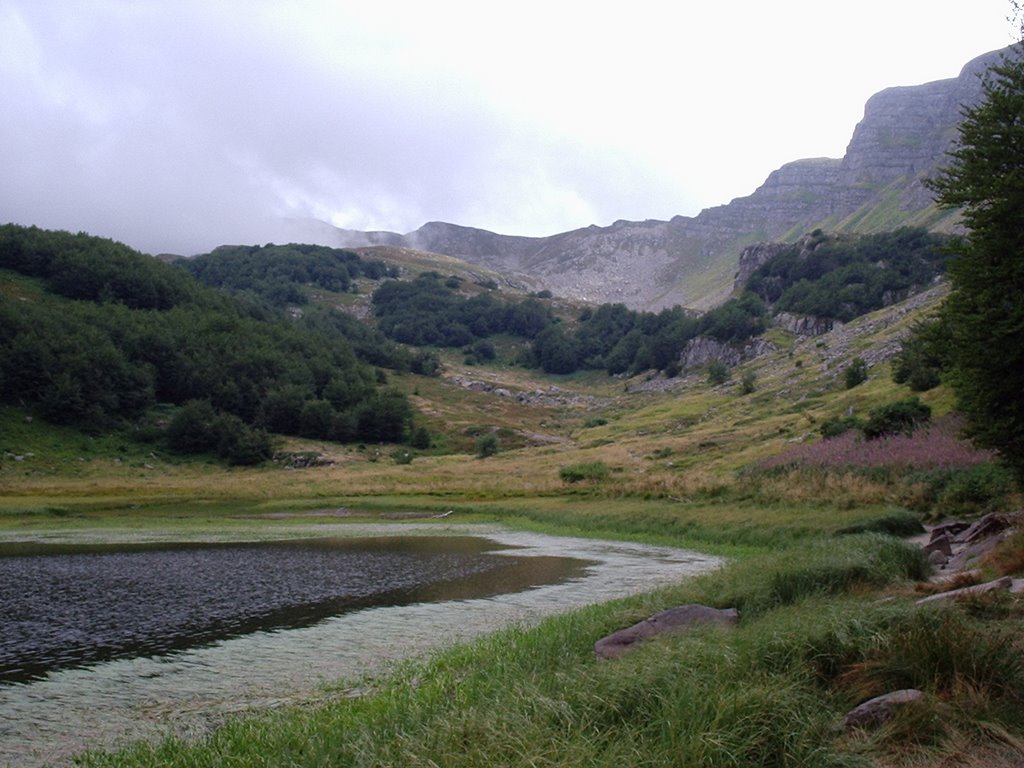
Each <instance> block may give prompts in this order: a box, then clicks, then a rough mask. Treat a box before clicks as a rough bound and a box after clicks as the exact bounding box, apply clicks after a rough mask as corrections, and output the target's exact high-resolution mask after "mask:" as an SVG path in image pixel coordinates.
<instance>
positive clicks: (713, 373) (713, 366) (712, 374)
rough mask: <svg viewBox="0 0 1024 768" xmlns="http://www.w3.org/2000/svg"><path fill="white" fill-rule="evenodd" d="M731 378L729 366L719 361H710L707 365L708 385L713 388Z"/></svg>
mask: <svg viewBox="0 0 1024 768" xmlns="http://www.w3.org/2000/svg"><path fill="white" fill-rule="evenodd" d="M730 376H731V374H730V372H729V366H727V365H726V364H725V363H723V362H722V361H721V360H712V361H711V362H710V363H708V383H709V384H711V385H713V386H718V385H719V384H725V382H727V381H728V380H729V377H730Z"/></svg>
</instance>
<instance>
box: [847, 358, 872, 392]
mask: <svg viewBox="0 0 1024 768" xmlns="http://www.w3.org/2000/svg"><path fill="white" fill-rule="evenodd" d="M843 377H844V381H845V383H846V388H847V389H853V388H854V387H856V386H857V385H858V384H863V383H864V382H865V381H867V380H868V364H867V363H866V362H864V358H862V357H855V358H853V360H852V361H851V363H850V364H849V365H848V366H847V367H846V373H845V374H843Z"/></svg>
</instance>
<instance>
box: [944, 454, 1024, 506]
mask: <svg viewBox="0 0 1024 768" xmlns="http://www.w3.org/2000/svg"><path fill="white" fill-rule="evenodd" d="M1013 486H1014V483H1013V475H1012V474H1011V473H1010V472H1009V470H1007V469H1006V468H1005V467H1002V466H1000V465H998V464H977V465H975V466H973V467H964V468H962V469H958V470H956V471H954V472H952V473H950V474H949V475H948V477H947V481H946V483H945V485H944V487H943V488H942V490H941V491H940V493H939V494H938V500H937V502H936V505H935V511H936V512H938V513H939V514H940V515H964V514H978V513H982V512H989V511H994V510H995V509H997V508H998V507H999V506H1001V505H1000V502H1002V501H1004V500H1005V499H1006V497H1007V496H1008V495H1009V494H1010V493H1012V491H1013Z"/></svg>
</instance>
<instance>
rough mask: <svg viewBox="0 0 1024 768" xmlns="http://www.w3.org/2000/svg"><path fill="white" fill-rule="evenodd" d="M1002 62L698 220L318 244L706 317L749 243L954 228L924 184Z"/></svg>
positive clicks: (897, 95)
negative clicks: (485, 271) (399, 255)
mask: <svg viewBox="0 0 1024 768" xmlns="http://www.w3.org/2000/svg"><path fill="white" fill-rule="evenodd" d="M1000 53H1001V52H998V51H997V52H993V53H989V54H986V55H984V56H981V57H978V58H977V59H975V60H974V61H971V62H970V63H969V64H967V66H965V67H964V69H963V71H962V72H961V74H960V75H959V77H955V78H950V79H947V80H938V81H935V82H931V83H926V84H924V85H915V86H903V87H895V88H888V89H886V90H884V91H881V92H880V93H877V94H875V95H874V96H872V97H871V98H870V99H869V100H868V102H867V104H866V106H865V110H864V117H863V119H862V120H861V122H860V123H859V124H858V125H857V126H856V127H855V128H854V130H853V136H852V138H851V140H850V143H849V145H848V146H847V150H846V154H845V156H844V157H842V158H838V159H836V158H811V159H804V160H796V161H794V162H790V163H787V164H785V165H783V166H782V167H781V168H779V169H777V170H775V171H773V172H772V173H771V174H769V175H768V178H767V179H765V181H764V183H763V184H762V185H761V186H760V187H758V188H757V189H756V190H754V192H753V193H751V194H750V195H748V196H746V197H740V198H736V199H734V200H733V201H732V202H730V203H728V204H727V205H720V206H716V207H713V208H707V209H705V210H703V211H701V212H700V213H699V214H698V215H697V216H695V217H687V216H676V217H674V218H672V219H671V220H669V221H659V220H647V221H617V222H615V223H614V224H611V225H610V226H604V227H599V226H590V227H586V228H584V229H578V230H574V231H571V232H563V233H560V234H556V235H552V236H550V237H515V236H508V235H499V234H495V233H493V232H487V231H485V230H481V229H474V228H471V227H462V226H457V225H455V224H447V223H444V222H430V223H428V224H425V225H424V226H423V227H421V228H420V229H418V230H416V231H414V232H410V233H408V234H405V235H398V234H395V233H391V232H354V231H350V230H339V229H333V230H332V231H333V235H329V234H328V233H325V232H322V233H321V234H323V235H324V238H326V239H327V240H330V242H325V244H327V245H334V246H346V247H358V246H366V245H375V244H384V245H391V246H402V247H408V248H416V249H419V250H424V251H431V252H435V253H440V254H445V255H448V256H452V257H456V258H459V259H461V260H463V261H466V262H469V263H471V264H479V265H482V266H486V267H489V268H491V269H494V270H496V271H498V272H500V273H502V274H504V275H508V276H509V277H510V279H514V280H515V281H516V282H517V283H519V284H523V285H529V286H533V287H536V288H546V289H548V290H550V291H551V292H552V293H554V294H556V295H559V296H565V297H572V298H580V299H587V300H591V301H597V302H610V303H615V302H621V303H623V304H626V305H627V306H629V307H632V308H635V309H645V310H657V309H660V308H663V307H668V306H673V305H676V304H682V305H684V306H689V307H693V308H697V309H707V308H709V307H711V306H714V305H715V304H716V303H720V302H721V301H722V300H724V299H725V298H727V297H728V295H729V293H730V291H731V290H732V289H733V280H734V278H735V277H736V276H737V267H739V270H740V273H741V274H742V272H743V271H744V270H747V269H749V267H750V263H753V262H750V263H744V262H742V261H741V260H740V255H741V253H742V252H743V251H744V248H746V247H747V246H749V244H750V243H751V242H753V241H772V240H782V241H793V240H795V239H796V238H799V237H801V236H802V235H803V234H804V233H806V232H810V231H812V230H813V229H816V228H822V229H824V230H825V231H828V232H857V233H868V232H880V231H886V230H891V229H894V228H896V227H898V226H900V225H902V224H908V223H920V222H925V223H926V224H927V225H928V226H930V227H931V228H933V229H940V230H949V229H952V228H955V225H956V216H955V214H953V213H949V212H945V213H943V212H940V211H938V210H937V209H935V207H934V205H933V203H932V197H931V193H930V192H929V191H928V190H927V188H926V187H925V186H924V184H923V180H924V179H925V178H927V177H929V176H931V175H933V174H934V173H935V171H936V169H937V168H939V167H941V166H943V165H944V164H945V163H946V162H947V160H948V158H947V156H946V153H947V151H948V150H949V149H950V148H951V147H952V143H953V142H954V141H955V139H956V136H957V132H956V126H957V124H958V123H959V122H960V119H961V110H962V106H963V105H969V104H973V103H975V102H976V101H977V99H978V98H979V97H980V95H981V85H982V83H981V79H980V78H979V76H978V75H979V73H981V72H983V71H984V70H985V69H987V68H988V67H989V66H991V65H992V64H994V63H996V62H997V61H998V58H999V55H1000ZM794 119H799V116H798V115H794ZM723 162H727V158H723ZM328 229H330V228H328ZM755 255H757V254H754V255H751V256H750V258H754V256H755ZM763 255H764V253H763V252H762V253H760V255H759V256H758V257H761V256H763ZM755 268H756V267H755Z"/></svg>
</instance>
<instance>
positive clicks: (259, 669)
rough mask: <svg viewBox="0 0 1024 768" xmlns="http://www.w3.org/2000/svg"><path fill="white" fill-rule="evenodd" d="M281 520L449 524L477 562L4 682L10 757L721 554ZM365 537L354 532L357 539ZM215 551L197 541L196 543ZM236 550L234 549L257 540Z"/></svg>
mask: <svg viewBox="0 0 1024 768" xmlns="http://www.w3.org/2000/svg"><path fill="white" fill-rule="evenodd" d="M275 531H276V532H277V533H279V534H283V533H288V535H292V536H296V537H300V536H303V535H309V533H313V532H315V533H316V534H317V535H318V536H321V537H323V536H330V535H343V536H346V537H351V536H353V535H363V536H393V535H395V534H401V535H402V539H401V540H402V541H407V540H408V539H407V536H408V535H409V534H410V533H417V532H419V533H421V534H426V533H430V534H437V533H442V532H443V533H445V534H447V537H448V544H450V545H451V546H452V547H455V548H456V549H458V548H460V547H461V548H462V549H463V554H464V555H465V554H467V553H468V559H467V560H466V561H465V562H467V563H469V564H470V565H468V566H466V570H464V572H463V573H462V575H461V576H458V575H455V576H453V577H452V578H446V579H445V578H443V579H441V580H440V585H430V584H423V585H420V586H410V587H409V589H408V590H406V591H405V592H404V593H402V590H398V592H399V593H401V594H391V595H387V596H385V599H384V600H383V603H382V604H378V605H377V606H376V607H362V606H360V605H358V604H353V603H351V602H345V600H348V598H345V600H343V601H342V604H341V605H338V606H334V607H332V606H331V605H330V602H331V601H330V600H326V601H323V604H321V605H320V607H319V608H317V609H316V610H315V611H313V614H309V612H308V611H307V612H306V615H304V616H303V617H302V618H301V619H300V620H299V621H293V620H288V621H277V622H276V623H275V622H271V624H270V625H269V626H264V627H263V628H260V629H257V630H255V631H252V630H251V629H247V628H241V629H239V628H238V627H235V628H233V629H230V630H229V631H227V632H226V633H225V635H224V637H223V638H222V639H218V640H216V641H215V642H210V639H209V637H205V638H204V639H199V640H194V641H189V642H190V643H192V644H193V645H194V643H195V642H201V643H205V644H203V645H201V646H199V647H188V648H184V649H180V650H175V649H174V648H173V647H168V648H154V649H153V650H148V651H145V653H146V654H148V655H135V654H134V653H132V652H130V651H128V652H121V653H120V654H118V653H115V654H112V655H113V656H118V655H120V656H122V658H115V660H111V661H104V662H102V663H94V664H91V665H90V666H86V667H79V668H65V669H60V670H56V671H50V672H48V673H46V674H45V676H43V677H42V679H37V680H33V681H30V682H27V683H20V684H0V764H3V765H18V766H34V765H49V764H58V765H59V764H61V763H62V762H63V763H66V762H67V761H68V759H69V756H70V755H71V754H73V753H75V752H77V751H81V750H82V749H85V748H92V747H102V748H109V747H115V746H117V745H118V744H122V743H125V742H126V741H130V740H134V739H139V738H158V737H160V736H162V735H167V734H178V735H185V736H197V735H201V734H202V733H205V732H207V731H208V730H209V729H210V728H211V727H214V726H216V725H217V724H218V723H220V722H222V721H223V720H224V718H226V717H228V716H230V715H232V714H235V713H238V712H245V711H253V710H260V709H265V708H268V707H274V706H277V705H281V704H287V703H293V702H296V701H311V700H322V699H324V698H329V697H330V696H331V695H336V691H335V693H334V694H332V692H331V690H330V689H329V688H328V687H327V686H328V685H329V684H331V683H336V682H337V681H339V680H344V679H347V680H357V679H358V678H359V677H361V676H364V675H367V674H374V673H379V672H382V671H385V670H386V668H387V665H388V664H389V663H391V662H394V661H397V660H400V659H404V658H409V657H411V656H414V655H417V654H420V653H424V652H428V651H430V650H433V649H437V648H440V647H443V646H445V645H450V644H452V643H454V642H456V641H460V640H466V639H470V638H472V637H474V636H478V635H480V634H482V633H485V632H488V631H493V630H495V629H498V628H501V627H505V626H509V625H511V624H516V623H531V622H535V621H537V620H538V619H540V618H541V617H543V616H546V615H550V614H554V613H559V612H564V611H566V610H569V609H572V608H575V607H580V606H583V605H587V604H591V603H595V602H601V601H605V600H609V599H613V598H616V597H623V596H626V595H629V594H634V593H637V592H642V591H647V590H650V589H653V588H655V587H657V586H660V585H663V584H667V583H672V582H676V581H678V580H680V579H681V578H684V577H686V576H689V575H693V574H695V573H699V572H702V571H705V570H708V569H710V568H713V567H715V566H716V565H717V564H718V561H717V560H716V559H715V558H711V557H707V556H703V555H699V554H697V553H694V552H687V551H684V550H676V549H671V548H666V547H651V546H644V545H638V544H627V543H621V542H605V541H593V540H586V539H572V538H566V537H552V536H543V535H539V534H530V533H521V532H510V531H505V530H503V529H500V528H497V527H493V526H457V525H452V526H445V527H444V529H440V528H439V527H438V526H436V525H435V526H423V527H418V526H415V525H408V524H405V525H400V526H386V525H381V526H358V527H356V526H352V525H344V526H324V525H318V526H315V528H312V527H311V528H309V529H305V528H302V527H300V526H296V527H294V528H292V529H289V530H286V529H281V528H278V529H275ZM467 536H476V537H483V538H484V539H485V540H484V541H482V540H481V539H480V538H475V539H467V538H464V537H467ZM388 541H390V542H391V543H390V544H389V543H388V542H387V541H383V542H382V541H378V542H377V546H378V554H379V549H381V548H383V549H385V550H386V549H388V548H390V549H391V550H392V551H395V550H401V549H402V546H407V545H402V546H399V545H398V544H397V541H398V540H397V539H390V540H388ZM437 545H438V539H437V538H436V537H435V536H430V537H429V539H427V538H424V539H421V540H420V541H419V543H418V544H416V545H415V546H413V549H414V550H417V549H418V550H420V552H421V554H422V550H424V549H426V550H429V551H428V553H427V554H428V558H427V559H428V561H429V560H430V558H431V557H433V558H435V560H434V561H433V565H439V566H440V567H441V569H442V571H443V569H444V567H445V566H444V565H443V564H444V562H445V557H446V556H445V554H444V552H443V548H439V547H438V546H437ZM278 546H281V547H282V548H283V549H284V550H286V551H287V552H288V553H289V554H294V551H293V550H290V549H289V548H290V547H297V548H301V547H306V546H313V547H314V548H315V547H324V546H325V545H324V544H323V543H322V542H321V543H319V544H312V543H311V542H304V543H299V542H291V543H289V544H287V545H278ZM360 546H361V545H359V544H356V543H354V542H352V541H351V540H350V541H349V548H350V549H353V548H354V549H359V547H360ZM167 549H168V548H167V547H166V546H164V547H163V549H162V550H160V549H158V550H157V551H167ZM209 549H210V548H209V547H194V546H193V547H191V549H190V550H188V551H193V552H195V551H204V550H209ZM226 549H227V550H228V551H230V552H232V554H235V553H241V552H245V551H246V550H247V549H250V545H245V546H243V547H237V546H236V547H235V548H234V549H232V548H231V547H228V548H226ZM343 549H344V547H343ZM251 551H255V550H251V549H250V553H251ZM499 553H500V554H499ZM129 554H130V553H129ZM364 554H365V552H364ZM369 554H371V555H372V554H374V553H373V552H370V553H369ZM522 558H526V559H527V560H530V561H531V562H532V564H531V565H530V567H526V568H524V569H522V570H521V571H520V572H519V573H518V575H513V572H515V571H516V568H515V567H512V566H511V565H510V563H511V561H512V560H519V559H522ZM567 558H568V560H567ZM492 559H493V560H496V561H498V563H499V565H497V566H496V565H495V563H494V562H491V560H492ZM503 561H504V563H503ZM504 566H509V567H504ZM460 568H462V566H459V567H455V568H454V569H453V571H451V572H449V573H448V575H449V576H451V575H452V573H453V572H454V571H458V570H459V569H460ZM258 570H259V569H256V571H254V572H257V571H258ZM365 570H366V569H365V568H364V571H365ZM524 573H525V574H528V575H526V576H524V575H523V574H524ZM264 581H265V579H264ZM254 583H255V584H257V585H259V584H262V583H263V582H262V581H259V580H256V581H255V582H254ZM452 589H454V590H455V591H454V592H452V591H451V590H452ZM242 591H243V592H244V591H246V590H242ZM251 591H252V594H254V595H256V596H257V599H255V601H254V603H255V604H256V605H257V606H259V605H263V604H264V603H265V602H266V601H265V600H264V599H263V598H261V597H259V589H257V588H253V589H252V590H251ZM363 591H368V592H370V593H374V592H376V593H380V592H382V591H386V590H381V589H375V587H374V579H369V580H368V586H367V587H366V589H364V590H363ZM172 595H173V593H172ZM363 597H365V595H364V596H363ZM355 599H356V602H358V600H359V599H362V598H361V597H357V598H355ZM431 600H433V602H431ZM240 602H245V601H240ZM271 602H273V601H271ZM284 602H287V599H285V600H284ZM335 609H337V610H335ZM325 611H326V614H327V615H325V614H324V612H325ZM332 611H334V612H332ZM228 613H245V612H244V611H240V612H232V611H228ZM271 613H272V612H271ZM278 618H280V616H279V617H278ZM242 632H244V634H242ZM80 663H86V662H80Z"/></svg>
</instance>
